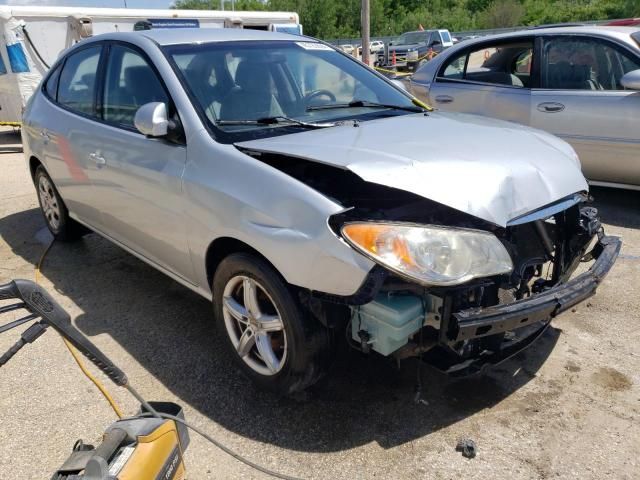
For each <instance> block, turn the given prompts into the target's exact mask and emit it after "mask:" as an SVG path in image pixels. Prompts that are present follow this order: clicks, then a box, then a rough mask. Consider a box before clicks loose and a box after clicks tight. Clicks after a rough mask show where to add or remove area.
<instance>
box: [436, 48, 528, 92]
mask: <svg viewBox="0 0 640 480" xmlns="http://www.w3.org/2000/svg"><path fill="white" fill-rule="evenodd" d="M532 59H533V42H532V41H518V42H512V43H505V44H492V45H487V46H480V47H476V48H474V49H473V50H469V51H467V52H465V53H462V54H460V55H458V56H457V57H454V58H452V59H451V60H450V61H449V62H447V63H445V64H444V65H443V67H442V68H441V69H440V72H439V73H438V78H439V79H444V80H469V81H472V82H481V83H490V84H494V85H505V86H508V87H520V88H522V87H527V88H529V87H530V85H531V81H530V71H531V62H532Z"/></svg>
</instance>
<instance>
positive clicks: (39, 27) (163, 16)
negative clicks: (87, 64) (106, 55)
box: [0, 6, 302, 125]
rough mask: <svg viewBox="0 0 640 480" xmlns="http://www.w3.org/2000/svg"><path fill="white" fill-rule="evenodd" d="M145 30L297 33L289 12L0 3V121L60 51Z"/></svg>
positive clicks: (14, 111)
mask: <svg viewBox="0 0 640 480" xmlns="http://www.w3.org/2000/svg"><path fill="white" fill-rule="evenodd" d="M150 28H153V29H155V28H250V29H257V30H271V31H284V32H287V33H297V34H300V35H301V34H302V25H300V21H299V17H298V14H297V13H294V12H239V11H211V10H156V9H145V10H142V9H127V8H84V7H20V6H0V29H1V32H2V39H1V41H0V124H5V125H7V124H9V125H12V124H14V125H19V122H20V119H21V116H22V108H23V107H24V105H25V104H26V102H27V100H28V99H29V97H30V96H31V95H32V93H33V92H34V90H35V89H36V88H37V87H38V84H39V83H40V80H41V79H42V76H43V75H44V74H45V73H46V71H47V70H48V69H49V66H50V65H52V64H53V62H55V60H56V59H57V58H58V56H59V55H60V53H62V52H63V51H64V50H65V49H67V48H68V47H70V46H71V45H73V44H75V43H77V42H80V41H82V39H84V38H87V37H91V36H94V35H98V34H101V33H107V32H118V31H120V32H127V31H133V30H144V29H150Z"/></svg>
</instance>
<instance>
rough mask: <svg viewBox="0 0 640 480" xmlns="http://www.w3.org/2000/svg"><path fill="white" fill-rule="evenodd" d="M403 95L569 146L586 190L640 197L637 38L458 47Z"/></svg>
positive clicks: (619, 32) (515, 36) (541, 33)
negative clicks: (630, 191) (536, 131)
mask: <svg viewBox="0 0 640 480" xmlns="http://www.w3.org/2000/svg"><path fill="white" fill-rule="evenodd" d="M408 83H409V90H410V91H411V92H412V93H413V94H414V95H416V96H417V97H419V98H420V99H422V100H423V101H426V102H429V103H431V104H432V105H434V106H436V107H437V108H439V109H442V110H446V111H452V112H468V113H475V114H479V115H486V116H489V117H495V118H501V119H504V120H510V121H514V122H518V123H521V124H524V125H529V126H532V127H536V128H540V129H542V130H546V131H547V132H550V133H553V134H554V135H557V136H559V137H560V138H562V139H564V140H566V141H567V142H569V143H570V144H571V145H572V146H573V148H575V150H576V151H577V152H578V155H579V156H580V159H581V161H582V166H583V171H584V173H585V176H586V177H587V178H588V179H589V181H590V183H593V184H597V185H605V186H607V185H608V186H622V187H626V188H634V189H640V129H638V126H637V123H638V119H639V118H640V92H639V90H640V29H639V28H638V27H558V28H546V29H531V30H524V31H519V32H513V33H508V34H502V35H494V36H489V37H483V38H476V39H473V40H469V41H466V42H464V43H461V44H459V45H457V46H455V47H454V48H450V49H448V50H446V51H445V52H443V53H442V54H440V55H439V56H438V57H436V58H435V59H434V60H432V61H430V62H428V63H427V64H425V65H424V66H423V67H422V68H421V69H419V70H418V71H417V72H416V73H415V75H414V76H413V77H412V78H411V79H410V80H409V82H408Z"/></svg>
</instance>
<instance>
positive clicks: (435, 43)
mask: <svg viewBox="0 0 640 480" xmlns="http://www.w3.org/2000/svg"><path fill="white" fill-rule="evenodd" d="M436 45H442V42H441V41H440V40H434V41H433V42H431V46H432V47H435V46H436Z"/></svg>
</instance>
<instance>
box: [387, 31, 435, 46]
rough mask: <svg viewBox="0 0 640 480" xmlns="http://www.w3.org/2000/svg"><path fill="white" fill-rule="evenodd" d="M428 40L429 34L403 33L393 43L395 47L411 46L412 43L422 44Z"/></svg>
mask: <svg viewBox="0 0 640 480" xmlns="http://www.w3.org/2000/svg"><path fill="white" fill-rule="evenodd" d="M427 38H429V32H409V33H403V34H402V35H400V36H399V37H398V40H396V41H395V42H393V43H394V44H396V45H411V44H413V43H423V42H426V41H427Z"/></svg>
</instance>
